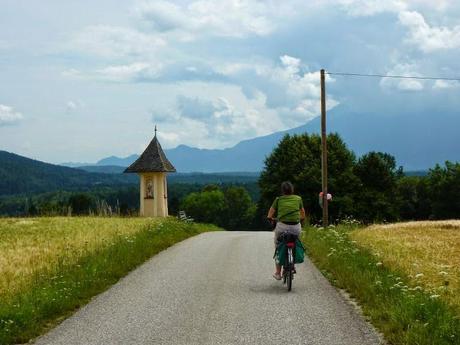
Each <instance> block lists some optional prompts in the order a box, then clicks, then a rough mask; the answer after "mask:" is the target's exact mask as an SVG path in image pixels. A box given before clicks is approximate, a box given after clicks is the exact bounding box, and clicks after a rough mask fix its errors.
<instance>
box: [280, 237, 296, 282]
mask: <svg viewBox="0 0 460 345" xmlns="http://www.w3.org/2000/svg"><path fill="white" fill-rule="evenodd" d="M297 238H298V237H297V235H293V234H287V233H285V234H282V235H281V236H280V237H279V238H278V243H279V244H278V248H279V245H280V244H283V245H284V246H285V248H286V250H285V253H282V254H284V256H285V257H284V260H283V261H282V264H283V284H287V288H288V291H291V290H292V281H293V280H294V274H295V273H296V271H295V266H294V264H295V257H296V256H295V254H296V253H295V250H296V242H297ZM278 248H277V250H278ZM275 253H276V252H275Z"/></svg>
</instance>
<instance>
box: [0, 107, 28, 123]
mask: <svg viewBox="0 0 460 345" xmlns="http://www.w3.org/2000/svg"><path fill="white" fill-rule="evenodd" d="M22 119H23V116H22V114H21V113H20V112H17V111H15V110H14V109H13V108H12V107H9V106H7V105H3V104H0V127H2V126H9V125H14V124H16V123H18V122H19V121H21V120H22Z"/></svg>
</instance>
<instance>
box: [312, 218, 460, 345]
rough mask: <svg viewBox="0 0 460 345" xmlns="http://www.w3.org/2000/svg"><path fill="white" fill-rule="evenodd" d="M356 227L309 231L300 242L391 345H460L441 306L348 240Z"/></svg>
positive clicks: (458, 328)
mask: <svg viewBox="0 0 460 345" xmlns="http://www.w3.org/2000/svg"><path fill="white" fill-rule="evenodd" d="M353 230H356V228H355V227H346V226H341V227H338V228H335V229H327V230H325V229H317V228H308V229H307V230H306V233H305V235H304V241H305V244H306V246H307V250H308V252H309V253H310V256H311V258H312V259H313V261H314V262H315V263H316V265H317V266H318V267H319V268H320V269H321V270H322V271H323V273H324V274H325V276H326V277H327V278H328V279H329V280H330V281H331V282H332V283H333V284H335V285H336V286H337V287H339V288H343V289H345V290H346V291H348V292H349V293H350V295H351V296H352V297H353V298H355V299H357V300H358V302H359V303H360V305H361V307H362V309H363V312H364V314H365V315H366V316H367V317H368V318H369V319H370V320H371V321H372V323H373V324H374V325H375V326H376V327H377V328H378V329H379V330H380V331H381V332H382V333H383V334H384V335H385V338H386V339H387V341H389V343H390V344H401V345H402V344H405V345H406V344H407V345H412V344H413V345H428V344H430V345H434V344H436V345H447V344H452V345H453V344H457V345H458V344H460V320H459V318H458V315H457V314H456V311H455V310H454V309H453V308H451V307H450V306H449V305H448V304H447V303H445V302H444V301H442V300H440V299H437V298H433V297H432V295H430V294H429V293H427V292H424V291H421V290H419V289H417V288H415V287H411V286H410V278H409V277H408V276H407V275H405V274H404V273H403V272H401V271H399V270H397V269H394V268H390V267H388V266H387V265H385V264H383V263H382V262H381V261H380V259H379V258H378V257H376V256H374V255H373V254H371V252H370V251H368V250H367V249H364V248H362V247H360V246H358V244H357V243H356V241H354V240H352V239H351V238H350V233H352V231H353Z"/></svg>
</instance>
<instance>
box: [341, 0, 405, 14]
mask: <svg viewBox="0 0 460 345" xmlns="http://www.w3.org/2000/svg"><path fill="white" fill-rule="evenodd" d="M338 2H339V4H341V5H342V6H343V7H344V8H345V10H346V11H347V13H348V14H350V15H352V16H373V15H376V14H380V13H384V12H399V11H402V10H404V9H406V8H407V4H406V3H405V2H403V1H400V0H385V1H381V0H339V1H338Z"/></svg>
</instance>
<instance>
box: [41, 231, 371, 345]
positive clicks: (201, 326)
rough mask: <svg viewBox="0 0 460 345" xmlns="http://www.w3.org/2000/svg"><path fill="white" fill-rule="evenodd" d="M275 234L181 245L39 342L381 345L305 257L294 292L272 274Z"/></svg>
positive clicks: (215, 235)
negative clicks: (288, 290) (289, 290)
mask: <svg viewBox="0 0 460 345" xmlns="http://www.w3.org/2000/svg"><path fill="white" fill-rule="evenodd" d="M272 236H273V235H272V233H267V232H258V233H257V232H252V233H251V232H212V233H206V234H202V235H199V236H196V237H194V238H191V239H188V240H186V241H184V242H182V243H179V244H178V245H175V246H173V247H171V248H169V249H167V250H165V251H164V252H162V253H160V254H158V255H157V256H155V257H153V258H152V259H150V260H149V261H147V262H146V263H145V264H143V265H142V266H140V267H139V268H138V269H136V270H134V271H133V272H131V273H130V274H129V275H128V276H126V277H125V278H124V279H122V280H120V281H119V282H118V283H117V284H116V285H114V286H113V287H112V288H110V289H109V290H107V291H106V292H104V293H102V294H101V295H99V296H97V297H96V298H94V299H93V300H92V301H91V302H90V303H89V304H88V305H87V306H85V307H83V308H82V309H81V310H79V311H78V312H77V313H76V314H74V315H73V316H72V317H70V318H68V319H67V320H65V321H64V322H62V323H61V324H60V325H59V326H57V327H56V328H55V329H54V330H52V331H51V332H49V333H48V334H46V335H45V336H43V337H41V338H39V339H37V341H36V344H47V345H48V344H56V345H57V344H62V345H64V344H65V345H74V344H75V345H77V344H81V345H83V344H85V345H90V344H101V345H102V344H104V345H109V344H110V345H112V344H123V345H128V344H161V345H162V344H175V345H181V344H187V345H190V344H264V345H270V344H276V345H279V344H315V345H320V344H324V345H338V344H340V345H370V344H379V343H380V341H379V338H378V336H377V335H376V334H375V332H374V331H373V330H372V329H371V328H370V327H369V325H368V324H367V323H366V322H364V321H363V319H362V317H361V316H360V315H359V314H358V313H357V312H356V309H355V308H353V307H352V306H351V305H350V304H349V303H347V302H346V301H345V299H344V298H343V297H342V295H341V294H339V293H338V292H337V291H336V289H335V288H333V287H332V286H331V285H330V284H329V283H328V282H327V280H326V279H325V278H324V277H323V276H322V275H321V273H320V272H319V271H318V270H317V269H316V268H315V267H314V266H313V265H312V264H311V263H310V262H309V261H308V260H307V262H305V263H304V264H301V265H298V267H297V275H296V277H295V279H294V282H293V290H292V291H291V292H287V289H286V287H285V286H284V285H283V284H282V283H281V282H279V281H275V280H274V279H273V278H272V276H271V274H272V272H273V260H272V255H273V240H272Z"/></svg>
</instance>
